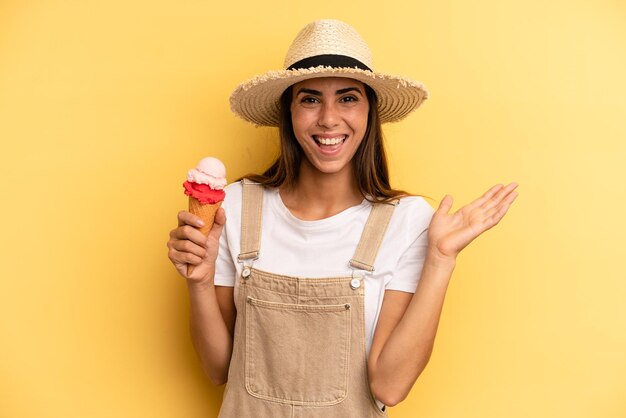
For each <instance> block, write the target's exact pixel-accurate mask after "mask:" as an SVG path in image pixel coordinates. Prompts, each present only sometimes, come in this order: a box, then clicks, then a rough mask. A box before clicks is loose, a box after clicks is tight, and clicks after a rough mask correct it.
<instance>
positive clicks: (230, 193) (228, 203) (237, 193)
mask: <svg viewBox="0 0 626 418" xmlns="http://www.w3.org/2000/svg"><path fill="white" fill-rule="evenodd" d="M257 184H258V183H257ZM270 190H273V189H271V188H267V187H264V188H263V192H264V194H265V196H267V195H268V192H269V191H270ZM224 193H226V196H225V198H224V203H223V207H224V209H225V210H226V211H240V210H241V205H242V201H243V182H242V181H236V182H234V183H230V184H229V185H227V186H226V187H224Z"/></svg>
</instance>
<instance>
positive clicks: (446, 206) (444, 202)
mask: <svg viewBox="0 0 626 418" xmlns="http://www.w3.org/2000/svg"><path fill="white" fill-rule="evenodd" d="M453 202H454V199H453V198H452V196H450V195H449V194H447V195H445V196H444V197H443V199H441V202H440V203H439V208H438V209H437V212H439V213H445V214H447V213H448V212H449V211H450V208H451V207H452V203H453Z"/></svg>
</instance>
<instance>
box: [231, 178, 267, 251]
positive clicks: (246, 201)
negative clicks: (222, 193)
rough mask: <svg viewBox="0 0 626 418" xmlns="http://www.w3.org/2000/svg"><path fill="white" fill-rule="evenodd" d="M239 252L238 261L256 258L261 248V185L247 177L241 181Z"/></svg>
mask: <svg viewBox="0 0 626 418" xmlns="http://www.w3.org/2000/svg"><path fill="white" fill-rule="evenodd" d="M241 184H242V186H243V198H242V204H241V253H240V254H239V256H238V257H237V259H238V260H239V261H244V260H256V259H257V258H259V251H260V249H261V216H262V214H263V185H261V184H259V183H254V182H252V181H250V180H248V179H243V180H242V181H241Z"/></svg>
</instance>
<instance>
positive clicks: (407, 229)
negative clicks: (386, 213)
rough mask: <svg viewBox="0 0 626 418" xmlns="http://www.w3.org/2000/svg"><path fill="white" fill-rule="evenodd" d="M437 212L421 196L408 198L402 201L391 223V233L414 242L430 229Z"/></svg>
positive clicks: (389, 227) (397, 206) (396, 208)
mask: <svg viewBox="0 0 626 418" xmlns="http://www.w3.org/2000/svg"><path fill="white" fill-rule="evenodd" d="M434 213H435V210H434V209H433V208H432V207H431V206H430V204H428V202H427V201H426V200H425V199H424V198H423V197H421V196H407V197H403V198H401V199H400V202H399V203H398V204H397V205H396V207H395V209H394V212H393V216H392V217H391V220H390V222H389V226H388V229H389V232H390V233H391V234H393V235H395V236H396V237H405V238H406V239H407V240H408V241H413V240H414V239H415V237H417V236H418V235H420V234H421V233H422V232H424V230H426V229H428V226H429V225H430V221H431V219H432V217H433V214H434Z"/></svg>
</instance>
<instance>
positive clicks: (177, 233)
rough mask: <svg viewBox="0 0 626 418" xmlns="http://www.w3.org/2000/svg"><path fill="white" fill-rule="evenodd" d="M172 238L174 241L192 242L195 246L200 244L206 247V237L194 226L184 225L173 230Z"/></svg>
mask: <svg viewBox="0 0 626 418" xmlns="http://www.w3.org/2000/svg"><path fill="white" fill-rule="evenodd" d="M170 237H171V238H172V239H173V240H190V241H192V242H194V243H195V244H198V245H200V246H202V247H206V237H205V236H204V234H203V233H202V232H200V231H199V230H198V229H196V228H194V227H193V226H189V225H184V226H179V227H178V228H176V229H173V230H172V231H171V232H170Z"/></svg>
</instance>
